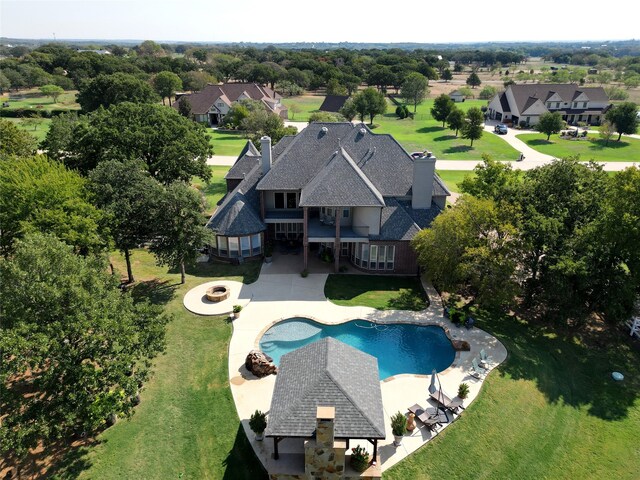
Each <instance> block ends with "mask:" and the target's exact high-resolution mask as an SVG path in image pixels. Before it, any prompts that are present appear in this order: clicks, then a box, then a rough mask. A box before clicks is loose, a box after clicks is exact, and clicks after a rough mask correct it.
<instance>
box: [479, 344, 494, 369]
mask: <svg viewBox="0 0 640 480" xmlns="http://www.w3.org/2000/svg"><path fill="white" fill-rule="evenodd" d="M490 360H491V357H489V356H488V355H487V352H486V351H485V349H484V348H483V349H482V350H480V367H481V368H487V366H488V365H489V362H490Z"/></svg>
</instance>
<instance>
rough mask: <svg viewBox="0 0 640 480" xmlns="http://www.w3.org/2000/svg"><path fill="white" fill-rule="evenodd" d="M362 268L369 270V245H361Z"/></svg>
mask: <svg viewBox="0 0 640 480" xmlns="http://www.w3.org/2000/svg"><path fill="white" fill-rule="evenodd" d="M362 267H363V268H369V244H368V243H363V244H362Z"/></svg>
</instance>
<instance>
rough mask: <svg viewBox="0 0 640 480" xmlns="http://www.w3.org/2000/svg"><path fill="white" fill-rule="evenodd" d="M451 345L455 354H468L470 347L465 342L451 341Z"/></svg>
mask: <svg viewBox="0 0 640 480" xmlns="http://www.w3.org/2000/svg"><path fill="white" fill-rule="evenodd" d="M451 343H452V344H453V348H454V350H456V351H457V352H468V351H469V350H471V345H469V342H467V341H465V340H451Z"/></svg>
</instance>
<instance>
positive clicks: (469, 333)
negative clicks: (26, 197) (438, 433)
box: [185, 262, 507, 471]
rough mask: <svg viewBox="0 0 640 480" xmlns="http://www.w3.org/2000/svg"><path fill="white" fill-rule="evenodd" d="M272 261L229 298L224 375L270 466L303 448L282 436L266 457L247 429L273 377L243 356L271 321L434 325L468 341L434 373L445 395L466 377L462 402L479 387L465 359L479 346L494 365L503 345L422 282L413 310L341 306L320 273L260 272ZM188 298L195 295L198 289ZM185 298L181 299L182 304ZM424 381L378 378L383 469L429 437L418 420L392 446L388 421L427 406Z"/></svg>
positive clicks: (265, 401)
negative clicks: (235, 315) (421, 299)
mask: <svg viewBox="0 0 640 480" xmlns="http://www.w3.org/2000/svg"><path fill="white" fill-rule="evenodd" d="M274 267H275V262H274V264H265V265H263V269H262V273H261V275H260V278H259V279H258V281H257V282H256V283H254V284H251V285H242V284H241V287H240V288H239V290H238V292H237V301H236V303H241V304H245V305H246V307H245V308H244V309H243V311H242V315H241V317H240V318H239V319H236V320H234V322H233V336H232V338H231V343H230V346H229V379H230V385H231V391H232V394H233V398H234V401H235V404H236V409H237V411H238V416H239V417H240V419H241V421H242V425H243V427H244V429H245V432H246V434H247V438H249V440H250V442H251V444H252V446H253V448H254V450H255V452H256V455H257V456H258V458H259V459H260V461H261V462H262V464H263V465H264V466H265V467H266V468H267V470H269V471H270V470H271V469H274V468H276V464H274V462H277V470H278V471H281V470H283V469H285V470H286V467H287V466H286V464H287V462H293V463H295V462H297V461H298V459H299V458H300V457H299V454H301V453H303V451H304V450H303V444H302V442H301V441H300V440H297V441H296V440H295V439H286V440H284V441H282V442H281V443H280V445H279V451H280V459H279V460H277V461H276V460H273V458H272V454H273V445H272V442H270V441H267V440H265V441H256V440H255V439H254V434H253V432H251V430H250V428H249V417H250V416H251V414H252V413H253V412H254V411H255V410H256V409H258V410H261V411H264V412H267V413H268V411H269V408H270V405H271V397H272V395H273V389H274V385H275V379H276V377H275V376H273V375H271V376H268V377H265V378H262V379H258V378H257V377H255V376H254V375H253V374H251V373H250V372H248V371H247V370H246V368H245V366H244V361H245V358H246V355H247V353H248V352H249V351H250V350H252V349H257V348H258V345H259V341H260V338H261V336H262V334H263V333H264V332H265V331H266V330H267V329H268V328H269V327H270V326H272V325H273V324H274V323H276V322H278V321H281V320H283V319H287V318H291V317H306V318H310V319H313V320H315V321H317V322H320V323H324V324H337V323H343V322H345V321H349V320H354V319H365V320H368V321H372V322H377V323H414V324H420V325H438V326H440V327H442V328H443V329H445V331H447V332H448V334H449V336H450V338H451V339H454V340H466V341H467V342H469V344H470V345H471V351H470V352H459V353H457V354H456V357H455V360H454V363H453V364H452V365H451V366H450V367H449V368H447V369H446V370H444V371H443V372H440V374H439V377H440V382H441V385H442V388H443V389H444V391H446V392H448V393H449V394H450V395H452V396H455V395H456V394H457V391H458V386H459V384H460V383H461V382H467V383H468V385H469V389H470V392H469V396H468V398H467V399H466V400H465V402H464V406H465V407H467V406H468V405H469V404H470V403H471V402H473V400H474V399H475V398H476V396H477V395H478V394H479V392H480V389H481V386H482V381H481V380H477V379H475V378H474V377H472V376H471V375H469V371H470V368H471V361H472V359H473V358H474V357H478V356H479V352H480V350H481V349H483V348H484V349H485V350H486V352H487V353H488V355H489V357H490V359H491V362H490V365H489V369H493V368H495V367H496V366H497V365H498V364H500V363H501V362H502V361H504V360H505V359H506V357H507V351H506V349H505V347H504V346H503V345H502V343H500V342H499V341H498V340H497V339H496V338H495V337H493V336H491V335H489V334H488V333H486V332H484V331H483V330H480V329H478V328H472V329H470V330H467V329H466V328H457V327H455V326H454V325H453V324H452V323H451V322H449V321H448V320H447V319H445V318H444V317H443V316H442V313H443V310H442V303H441V301H440V297H439V296H438V294H437V292H436V291H435V289H433V287H431V286H430V285H428V284H425V282H423V284H424V285H425V288H426V290H427V293H428V295H429V297H430V299H431V305H430V307H429V308H428V309H426V310H424V311H420V312H407V311H379V310H375V309H372V308H369V307H342V306H339V305H335V304H333V303H332V302H330V301H328V300H327V299H326V298H325V296H324V284H325V282H326V280H327V277H328V275H327V274H310V275H309V276H308V277H307V278H302V277H301V276H300V274H299V273H281V274H278V273H267V272H273V271H277V270H280V269H276V268H274ZM282 270H288V269H282ZM205 285H207V284H205ZM194 290H195V289H194ZM194 296H195V297H197V293H196V294H194ZM186 301H187V300H186V298H185V304H186ZM430 380H431V376H430V375H413V374H403V375H396V376H394V377H390V378H387V379H386V380H384V381H383V382H381V389H382V399H383V405H384V414H385V424H386V428H387V432H386V433H387V437H386V438H385V439H384V440H382V441H381V442H380V443H379V447H378V465H379V466H380V467H381V468H382V471H384V470H386V469H388V468H390V467H391V466H393V465H395V464H396V463H398V462H399V461H400V460H402V459H403V458H405V457H406V456H407V455H409V454H410V453H412V452H414V451H415V450H417V449H418V448H420V447H421V446H423V445H425V444H426V443H427V442H428V441H429V440H430V439H431V438H432V436H433V435H435V434H433V433H431V432H429V430H427V428H426V427H425V426H424V425H422V424H421V422H419V421H418V422H416V424H417V428H416V429H415V430H414V431H413V432H411V433H410V434H407V435H406V436H405V437H404V439H403V442H402V445H401V446H399V447H395V446H393V436H392V434H391V428H390V420H389V419H390V417H391V416H392V415H393V414H394V413H396V412H397V411H401V412H403V413H407V409H408V407H409V406H411V405H413V404H415V403H418V404H420V405H422V406H424V407H429V406H432V405H431V404H430V402H429V401H428V400H427V399H428V387H429V383H430ZM463 415H465V413H463ZM456 417H457V416H456ZM450 419H451V422H450V423H447V424H445V425H444V426H443V427H442V428H446V427H447V426H448V425H451V423H452V421H453V420H454V418H451V414H450ZM358 443H359V444H360V445H362V446H365V447H367V448H368V449H369V450H370V449H371V446H370V445H365V444H367V443H368V442H366V441H360V442H358V441H353V442H352V445H351V446H355V445H356V444H358Z"/></svg>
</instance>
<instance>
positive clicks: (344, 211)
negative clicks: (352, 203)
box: [342, 208, 349, 218]
mask: <svg viewBox="0 0 640 480" xmlns="http://www.w3.org/2000/svg"><path fill="white" fill-rule="evenodd" d="M342 218H349V209H348V208H345V209H344V210H342Z"/></svg>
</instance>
